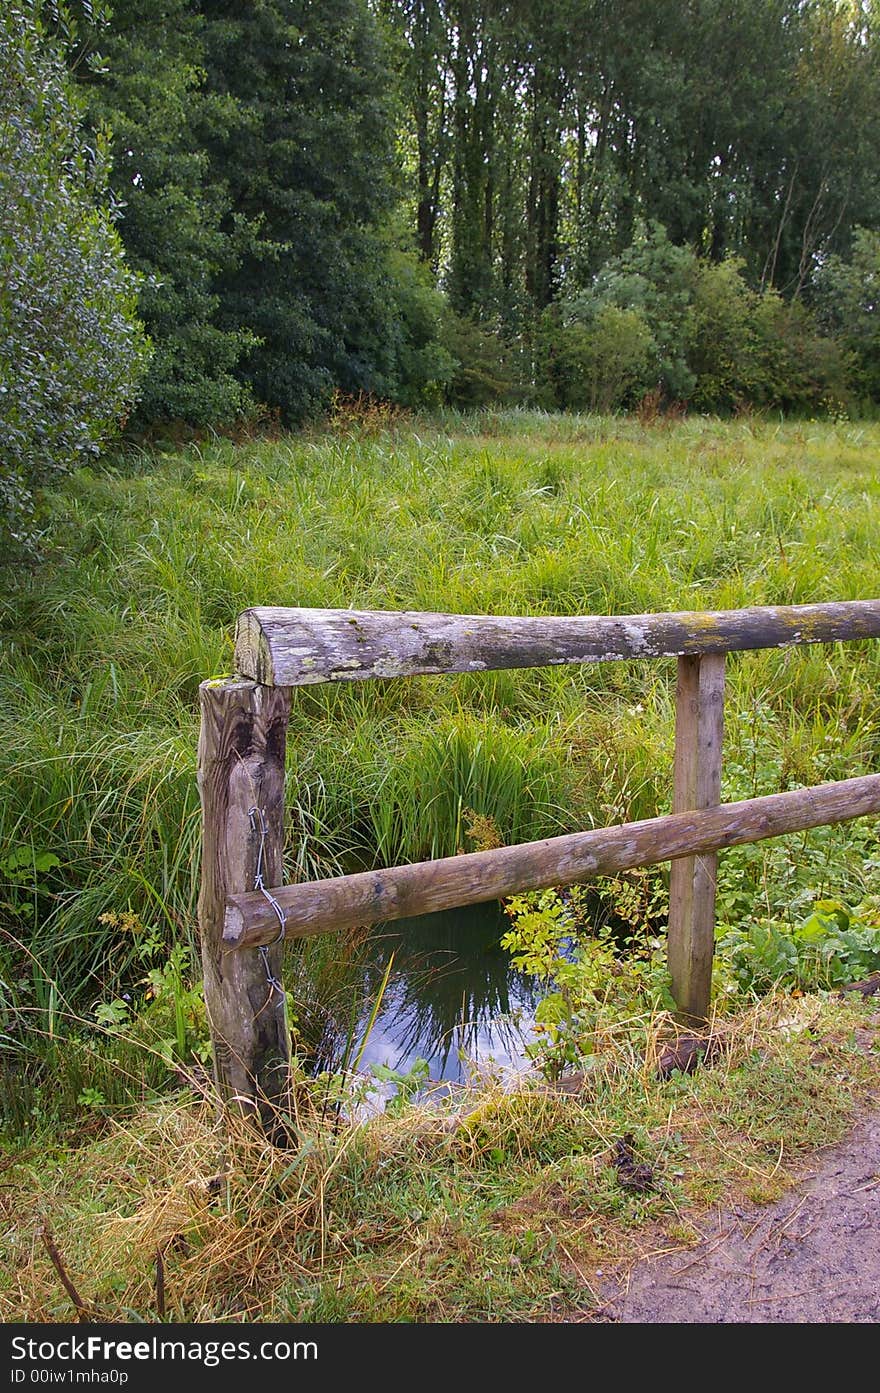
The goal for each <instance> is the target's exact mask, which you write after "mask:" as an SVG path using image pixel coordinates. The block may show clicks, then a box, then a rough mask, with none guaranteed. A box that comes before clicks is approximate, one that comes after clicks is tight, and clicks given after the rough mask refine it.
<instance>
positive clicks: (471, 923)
mask: <svg viewBox="0 0 880 1393" xmlns="http://www.w3.org/2000/svg"><path fill="white" fill-rule="evenodd" d="M508 927H509V922H508V920H507V918H506V917H505V915H504V914H503V912H502V911H501V908H500V906H498V905H497V904H495V903H493V904H490V905H471V906H468V907H467V908H464V909H455V910H444V911H443V912H441V913H439V914H427V915H424V916H422V917H420V918H418V919H401V920H398V921H397V922H395V923H393V924H386V925H383V926H381V927H378V928H377V929H375V930H374V931H373V933H372V935H371V937H370V940H369V943H368V946H367V959H366V963H365V967H364V977H363V991H364V997H363V999H364V1007H363V1010H362V1012H361V1015H360V1019H359V1022H358V1033H357V1041H358V1043H359V1042H360V1041H361V1039H362V1037H363V1032H364V1031H365V1030H366V1028H367V1025H368V1023H369V1016H370V1012H371V1009H372V1005H373V1002H374V1001H375V999H376V996H377V994H378V992H379V990H380V988H381V984H382V979H383V976H384V974H385V971H386V968H387V966H388V961H389V958H390V957H391V954H392V953H393V954H394V959H393V963H392V966H391V972H390V975H389V979H388V984H387V986H386V989H385V993H384V995H383V997H382V1003H381V1007H380V1010H379V1013H378V1016H377V1017H376V1020H375V1021H374V1023H373V1027H372V1029H371V1030H370V1033H369V1036H368V1038H367V1042H366V1045H365V1047H364V1050H363V1054H362V1055H361V1060H360V1066H359V1067H360V1069H361V1070H362V1071H363V1072H367V1073H368V1072H369V1070H370V1065H372V1064H381V1065H387V1066H388V1067H390V1068H391V1069H394V1070H395V1071H397V1072H398V1073H401V1074H406V1073H408V1072H409V1071H410V1070H411V1069H412V1067H413V1065H414V1064H415V1062H416V1060H417V1059H418V1058H422V1059H425V1060H427V1062H428V1068H429V1075H430V1078H431V1080H432V1081H441V1080H443V1081H447V1082H464V1081H466V1080H468V1079H470V1078H472V1077H473V1076H474V1074H475V1073H477V1072H485V1071H486V1070H489V1069H491V1070H493V1071H496V1072H501V1073H506V1072H509V1071H512V1070H520V1069H523V1068H525V1067H527V1065H528V1060H527V1057H526V1054H525V1048H524V1047H525V1043H526V1041H527V1040H528V1039H529V1038H532V1036H531V1030H530V1027H531V1025H532V1023H533V1020H534V1009H535V1005H536V1003H537V1000H538V997H537V993H536V992H535V989H534V986H533V984H532V983H530V981H529V980H528V979H526V978H525V977H523V976H522V975H521V974H520V973H518V972H516V971H514V970H513V969H512V968H511V966H510V958H509V955H508V954H507V953H505V952H504V950H503V949H502V948H501V947H499V940H500V938H501V935H502V934H503V933H504V931H505V929H506V928H508ZM392 1091H393V1090H392Z"/></svg>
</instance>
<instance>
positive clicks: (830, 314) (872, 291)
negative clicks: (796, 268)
mask: <svg viewBox="0 0 880 1393" xmlns="http://www.w3.org/2000/svg"><path fill="white" fill-rule="evenodd" d="M815 285H816V299H817V304H818V310H819V315H820V318H821V320H822V322H823V323H824V324H825V326H826V327H827V328H828V329H829V330H830V331H831V333H833V334H835V335H836V336H837V337H838V338H839V340H840V341H841V343H842V344H843V345H844V347H845V348H846V349H848V350H849V352H850V353H851V354H852V356H853V360H854V365H855V371H854V379H855V382H854V385H855V387H856V390H857V392H858V393H859V394H860V395H861V396H863V397H865V398H866V399H869V400H872V401H875V402H876V401H880V232H874V231H871V230H870V229H869V228H867V227H857V228H856V230H855V232H854V234H853V244H852V251H851V253H850V256H849V258H848V259H847V258H844V257H842V256H834V255H832V256H829V257H828V259H827V260H826V261H825V263H824V265H823V266H821V267H820V269H819V270H818V272H817V273H816V277H815Z"/></svg>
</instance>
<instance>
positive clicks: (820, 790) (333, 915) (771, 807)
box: [224, 774, 880, 948]
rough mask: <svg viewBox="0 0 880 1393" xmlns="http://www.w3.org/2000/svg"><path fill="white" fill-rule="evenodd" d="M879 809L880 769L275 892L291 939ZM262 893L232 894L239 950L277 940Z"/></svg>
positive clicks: (229, 928)
mask: <svg viewBox="0 0 880 1393" xmlns="http://www.w3.org/2000/svg"><path fill="white" fill-rule="evenodd" d="M877 812H880V774H867V775H864V776H863V777H861V778H858V779H844V780H842V781H841V782H839V783H832V784H821V785H819V786H818V787H817V788H804V789H796V790H794V791H793V792H791V793H774V794H771V795H770V796H768V797H766V798H749V799H746V800H745V801H744V802H741V803H728V804H725V805H722V806H721V807H718V808H705V809H702V810H697V811H693V812H683V813H671V814H670V815H669V816H667V817H657V818H650V819H647V820H645V821H643V822H631V823H625V824H624V825H623V826H618V827H603V828H599V829H597V830H596V831H592V832H574V833H571V834H569V835H568V836H564V837H551V838H548V839H547V840H545V841H540V842H526V843H525V844H524V845H521V846H508V847H501V848H500V849H499V850H497V851H477V852H471V853H469V854H468V855H466V856H448V857H444V858H443V859H441V860H437V861H420V862H418V863H416V864H414V865H410V866H395V867H393V868H392V869H389V870H377V871H361V872H358V873H357V874H356V875H347V876H339V877H337V878H335V879H331V880H319V881H308V882H306V883H304V884H301V885H289V886H285V887H284V888H282V889H280V890H277V891H276V892H275V894H276V897H277V899H278V901H279V903H280V904H281V905H282V907H283V909H284V911H285V915H286V918H287V932H288V935H289V936H290V937H303V936H305V935H308V934H316V933H327V932H330V931H332V930H336V929H345V928H352V927H354V926H355V925H358V924H377V923H384V922H386V921H390V920H394V919H403V918H408V917H410V916H414V915H418V914H428V913H431V912H432V911H434V910H439V909H453V908H456V907H457V906H460V905H466V904H480V903H482V902H484V901H486V900H496V899H500V898H501V897H502V896H505V895H513V894H517V893H518V892H520V891H522V890H529V889H532V890H537V889H542V888H546V887H549V886H563V885H573V884H575V883H576V882H577V881H581V880H588V879H589V878H590V877H591V876H596V875H609V874H615V873H616V872H618V871H623V870H629V869H631V868H632V867H634V866H650V865H653V864H654V863H655V862H658V861H670V860H674V859H676V858H677V857H679V856H690V855H695V854H702V853H704V852H707V851H713V850H715V849H717V848H720V847H726V846H740V845H742V844H743V843H745V842H757V841H761V840H762V839H763V838H764V837H778V836H781V835H782V834H783V833H786V832H799V831H803V830H805V829H806V828H808V827H819V826H821V825H823V824H825V823H831V822H846V821H848V820H849V819H851V818H855V817H863V816H865V815H866V814H869V813H877ZM267 910H268V906H267V905H266V903H265V901H264V900H263V898H262V896H259V895H253V894H231V895H230V897H229V899H228V901H227V907H226V926H225V929H224V941H225V943H226V945H227V946H228V947H229V948H240V947H245V946H247V945H252V944H255V943H265V942H267V941H269V940H271V939H272V938H273V937H274V935H275V931H276V921H275V918H274V916H273V915H272V914H271V911H269V912H267Z"/></svg>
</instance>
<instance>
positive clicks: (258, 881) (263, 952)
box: [248, 806, 287, 1003]
mask: <svg viewBox="0 0 880 1393" xmlns="http://www.w3.org/2000/svg"><path fill="white" fill-rule="evenodd" d="M248 817H249V818H250V820H251V830H252V831H254V832H259V834H260V846H259V850H258V851H257V869H256V871H255V872H254V889H255V890H259V892H260V894H261V895H263V896H264V897H265V898H266V899H267V900H268V901H269V903H270V905H271V906H272V908H273V909H274V911H275V915H276V917H277V919H278V937H277V938H274V939H273V940H272V942H271V943H269V944H266V943H261V944H260V946H259V948H258V949H257V952H258V953H259V955H260V957H261V958H262V959H263V967H264V969H265V972H266V981H267V982H268V984H269V990H270V994H271V993H273V992H274V993H276V994H277V996H278V1000H279V1003H281V1002H282V1001H283V1000H284V987H283V986H282V984H281V982H280V981H279V980H278V978H277V977H276V976H275V974H274V972H273V971H272V969H271V967H270V966H269V949H270V948H274V947H275V944H276V943H280V942H281V940H282V939H283V937H284V930H285V929H286V927H287V919H286V916H285V914H284V910H283V909H282V908H281V906H280V904H279V903H278V901H277V900H276V898H275V896H274V895H273V894H272V893H271V891H269V890H267V889H266V886H265V885H264V884H263V854H264V852H265V849H266V838H267V837H268V835H269V827H268V824H267V822H266V814H265V813H264V811H263V809H262V808H258V807H256V806H254V807H253V808H248ZM257 818H259V819H260V823H259V826H257Z"/></svg>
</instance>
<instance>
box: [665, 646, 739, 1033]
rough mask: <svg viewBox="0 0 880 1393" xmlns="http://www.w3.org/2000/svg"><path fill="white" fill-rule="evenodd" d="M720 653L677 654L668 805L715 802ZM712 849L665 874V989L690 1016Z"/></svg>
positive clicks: (702, 993)
mask: <svg viewBox="0 0 880 1393" xmlns="http://www.w3.org/2000/svg"><path fill="white" fill-rule="evenodd" d="M724 662H725V654H723V653H711V654H710V653H704V654H699V655H697V656H695V657H685V658H679V660H678V682H677V685H676V691H675V783H674V790H673V798H672V811H673V813H684V812H690V811H692V810H698V809H702V808H714V807H717V806H718V804H719V802H720V799H721V742H722V735H723V730H724ZM717 866H718V853H717V852H714V851H712V852H706V853H703V855H701V856H682V857H680V858H679V859H678V860H674V861H673V862H672V864H671V867H670V875H669V942H668V953H669V972H670V976H671V977H672V995H673V996H674V997H675V1000H676V1003H677V1005H678V1008H679V1010H680V1011H681V1013H682V1015H683V1016H684V1017H685V1018H686V1019H688V1020H689V1021H690V1022H691V1023H693V1024H698V1023H700V1022H703V1021H705V1020H706V1019H707V1018H708V1015H709V1003H710V1000H711V996H712V956H713V953H714V949H715V879H716V872H717Z"/></svg>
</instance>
